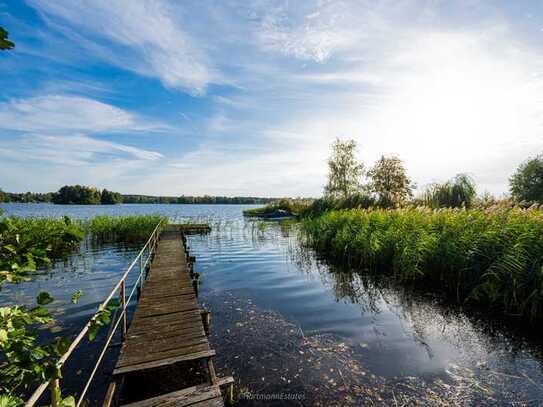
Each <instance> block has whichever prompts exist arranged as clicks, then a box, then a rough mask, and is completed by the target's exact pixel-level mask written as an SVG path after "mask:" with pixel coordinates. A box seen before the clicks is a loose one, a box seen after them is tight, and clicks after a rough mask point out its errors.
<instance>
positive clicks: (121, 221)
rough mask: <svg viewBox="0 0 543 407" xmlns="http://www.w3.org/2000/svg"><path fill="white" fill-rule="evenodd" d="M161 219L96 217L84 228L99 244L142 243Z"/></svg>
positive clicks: (139, 216) (140, 216)
mask: <svg viewBox="0 0 543 407" xmlns="http://www.w3.org/2000/svg"><path fill="white" fill-rule="evenodd" d="M162 219H163V218H162V217H161V216H160V215H134V216H96V217H94V218H92V219H91V220H90V221H88V223H87V224H86V227H87V230H88V231H89V233H90V234H91V236H92V237H93V238H94V239H95V240H97V241H99V242H119V241H120V242H144V241H146V240H147V239H148V238H149V236H150V235H151V232H152V231H153V230H154V229H155V227H156V225H157V224H158V222H160V221H161V220H162Z"/></svg>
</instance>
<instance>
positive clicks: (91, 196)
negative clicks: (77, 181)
mask: <svg viewBox="0 0 543 407" xmlns="http://www.w3.org/2000/svg"><path fill="white" fill-rule="evenodd" d="M100 199H101V195H100V191H98V190H97V189H96V188H91V187H86V186H82V185H65V186H63V187H62V188H60V189H59V190H58V192H57V193H56V194H55V195H54V196H53V203H56V204H78V205H97V204H99V203H100Z"/></svg>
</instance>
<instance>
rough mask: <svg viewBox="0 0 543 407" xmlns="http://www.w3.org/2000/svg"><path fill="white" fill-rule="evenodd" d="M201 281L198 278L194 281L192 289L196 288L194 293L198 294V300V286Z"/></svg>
mask: <svg viewBox="0 0 543 407" xmlns="http://www.w3.org/2000/svg"><path fill="white" fill-rule="evenodd" d="M199 281H200V280H199V279H198V276H196V278H194V279H193V280H192V288H194V293H195V294H196V298H198V285H199Z"/></svg>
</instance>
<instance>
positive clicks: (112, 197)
mask: <svg viewBox="0 0 543 407" xmlns="http://www.w3.org/2000/svg"><path fill="white" fill-rule="evenodd" d="M122 202H123V197H122V195H121V194H120V193H118V192H113V191H108V190H107V189H105V188H104V189H103V190H102V195H101V198H100V203H101V204H102V205H115V204H119V203H122Z"/></svg>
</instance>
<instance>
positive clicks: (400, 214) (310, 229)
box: [303, 207, 543, 321]
mask: <svg viewBox="0 0 543 407" xmlns="http://www.w3.org/2000/svg"><path fill="white" fill-rule="evenodd" d="M303 230H304V231H305V234H306V236H307V238H308V243H309V244H310V245H311V246H313V247H315V248H316V249H317V250H318V251H321V252H323V253H326V254H328V255H329V256H331V257H332V258H335V259H337V260H340V261H346V262H348V263H349V264H351V265H353V266H356V267H361V268H363V269H366V270H368V271H373V272H381V273H385V272H388V273H391V274H392V275H393V276H394V277H395V278H396V279H398V280H400V281H412V282H417V283H420V284H424V287H425V288H428V287H434V288H435V289H437V290H440V291H444V292H445V293H447V294H448V295H450V296H451V297H452V298H455V299H457V300H458V301H466V302H471V303H475V304H478V305H481V306H485V307H488V308H489V309H492V310H495V311H501V312H504V313H507V314H515V315H520V316H523V317H524V318H526V319H531V320H532V321H535V320H537V319H540V318H542V317H543V212H542V211H541V210H539V209H520V208H502V207H495V208H489V209H487V210H475V209H471V210H458V209H440V210H430V209H422V208H407V209H396V210H385V209H373V210H348V211H329V212H326V213H324V214H323V215H321V216H319V217H315V218H311V219H306V220H305V221H304V223H303Z"/></svg>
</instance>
